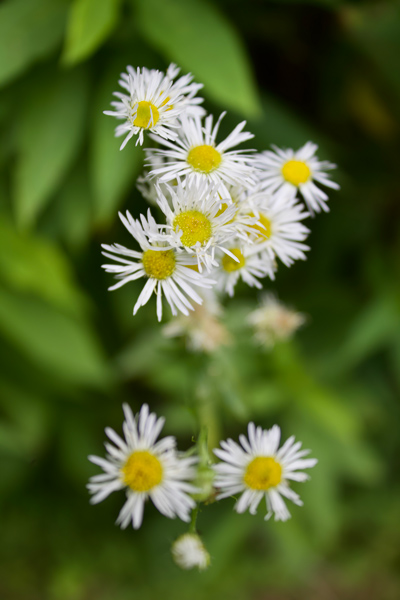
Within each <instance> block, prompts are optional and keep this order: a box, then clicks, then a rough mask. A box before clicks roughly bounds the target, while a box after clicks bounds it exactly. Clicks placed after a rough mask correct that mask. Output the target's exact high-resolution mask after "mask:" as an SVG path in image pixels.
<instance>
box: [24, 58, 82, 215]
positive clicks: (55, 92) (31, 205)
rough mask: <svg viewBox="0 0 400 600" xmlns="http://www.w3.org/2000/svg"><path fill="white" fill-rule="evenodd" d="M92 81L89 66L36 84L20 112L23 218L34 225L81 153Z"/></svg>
mask: <svg viewBox="0 0 400 600" xmlns="http://www.w3.org/2000/svg"><path fill="white" fill-rule="evenodd" d="M88 84H89V81H88V76H87V73H85V72H84V71H81V70H79V71H74V72H72V73H69V74H65V75H55V74H54V75H53V76H52V77H48V78H47V80H46V81H45V83H44V82H42V81H38V82H36V83H35V88H36V89H35V90H34V91H33V92H32V94H31V96H30V98H29V102H26V103H25V105H24V106H23V109H22V111H21V115H20V122H19V132H18V145H19V156H18V162H17V165H16V173H15V210H16V215H17V220H18V222H19V223H20V224H21V225H22V226H24V227H26V226H30V225H32V223H33V222H34V221H35V219H36V218H37V216H38V214H39V212H40V211H41V210H42V209H43V208H44V206H45V204H46V203H47V202H48V201H49V200H50V198H51V196H52V194H53V193H54V192H55V190H56V189H57V187H58V185H59V184H60V182H61V181H62V179H63V178H64V176H65V175H66V173H67V170H68V168H69V167H70V165H71V163H72V162H73V160H74V159H76V158H77V154H78V151H79V149H80V145H81V143H82V140H83V137H84V133H85V113H86V104H87V98H88V87H89V85H88Z"/></svg>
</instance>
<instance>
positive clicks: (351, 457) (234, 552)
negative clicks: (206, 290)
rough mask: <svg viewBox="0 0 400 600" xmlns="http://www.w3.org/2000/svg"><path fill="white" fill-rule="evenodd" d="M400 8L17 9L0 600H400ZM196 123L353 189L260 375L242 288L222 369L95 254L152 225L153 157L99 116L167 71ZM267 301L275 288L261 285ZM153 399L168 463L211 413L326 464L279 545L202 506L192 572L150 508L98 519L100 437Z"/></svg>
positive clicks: (118, 501) (0, 346)
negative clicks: (93, 487)
mask: <svg viewBox="0 0 400 600" xmlns="http://www.w3.org/2000/svg"><path fill="white" fill-rule="evenodd" d="M399 59H400V9H399V4H398V3H397V2H389V1H387V2H386V1H384V0H378V1H376V2H362V1H359V2H344V1H342V0H314V1H311V0H310V1H308V2H306V1H302V0H291V1H289V0H276V1H262V0H253V1H252V2H246V3H244V2H243V0H242V1H239V0H218V1H217V0H214V2H206V1H205V0H126V1H124V2H123V1H122V0H75V1H73V2H67V1H64V0H5V1H3V2H2V3H1V6H0V85H1V92H0V128H1V144H0V249H1V251H0V333H1V341H0V352H1V357H2V358H1V367H2V368H1V376H0V397H1V404H0V407H1V408H0V411H1V412H0V414H1V420H0V460H1V477H0V490H1V499H0V502H1V509H2V511H1V512H2V524H1V534H2V535H1V537H2V543H1V547H0V556H1V560H0V563H1V567H0V597H1V598H2V599H4V600H72V599H73V600H91V599H96V600H111V599H112V600H130V599H132V598H140V599H141V600H152V599H153V598H159V597H160V595H162V596H163V598H165V599H166V600H169V599H176V598H190V599H191V600H197V599H199V600H200V599H203V598H205V597H208V598H210V600H213V599H214V598H218V599H219V598H224V597H229V598H231V599H233V600H236V599H238V600H241V599H246V600H250V599H254V600H263V599H267V598H268V600H292V599H296V600H305V599H307V600H336V599H339V598H340V599H345V600H347V599H349V600H350V599H351V600H354V599H355V600H357V599H358V598H360V599H361V598H362V599H364V598H368V599H372V600H375V599H376V600H395V599H398V598H399V597H400V579H399V567H400V550H399V547H400V544H399V542H400V501H399V495H400V477H399V449H400V440H399V424H400V423H399V421H400V419H399V417H400V411H399V388H400V313H399V306H400V280H399V267H400V262H399V256H400V252H399V251H400V244H399V240H400V237H399V227H400V225H399V224H400V221H399V217H400V202H399V185H398V182H399V164H400V148H399V116H400V70H399ZM171 60H172V61H174V62H176V63H178V64H179V65H180V66H181V67H182V69H183V71H191V72H192V73H193V74H194V75H195V77H196V80H197V81H200V82H203V83H204V94H203V95H204V97H205V99H206V102H205V107H206V108H207V109H208V110H209V111H211V112H214V113H216V114H219V113H220V112H221V111H222V110H225V109H228V111H229V114H228V116H227V118H226V119H225V123H224V131H229V129H230V128H232V127H233V126H234V125H235V124H236V123H237V122H238V120H242V119H243V118H246V119H247V120H248V127H249V129H250V130H251V131H253V132H254V133H255V134H256V138H255V140H254V141H253V142H254V143H252V144H251V146H253V147H256V148H257V149H259V150H262V149H266V148H267V147H268V146H269V144H270V143H276V144H278V145H286V146H291V147H295V148H296V147H299V146H300V145H302V144H303V143H305V142H306V141H307V140H309V139H311V140H313V141H315V142H317V143H318V144H319V145H320V150H319V156H320V157H321V158H322V159H329V160H333V161H334V162H336V163H338V165H339V169H338V171H337V173H335V175H334V177H335V178H336V179H337V180H338V181H339V183H340V184H341V186H342V189H341V191H340V192H335V193H332V194H331V200H330V207H331V212H330V213H329V214H328V215H318V216H317V218H316V219H314V220H311V221H310V220H309V222H308V225H309V226H310V227H311V229H312V234H311V236H310V240H309V241H310V245H311V247H312V251H311V252H310V253H309V258H308V260H307V261H306V262H304V263H301V264H300V263H299V264H295V265H294V266H293V267H292V268H291V269H286V268H284V267H283V266H281V268H280V269H279V272H278V276H277V280H276V283H275V285H274V288H273V289H274V290H276V291H277V292H278V294H279V297H280V298H281V299H282V300H283V301H285V302H286V303H288V304H289V305H292V306H294V307H296V308H297V309H298V310H300V311H301V312H303V313H306V314H307V315H309V319H308V323H307V326H306V327H304V328H303V329H302V330H301V331H300V332H299V333H298V334H297V335H296V338H295V340H294V341H292V342H290V343H285V344H280V345H277V346H276V348H275V349H274V351H273V352H264V351H262V350H260V349H258V348H257V347H256V346H254V344H253V343H252V341H251V333H250V331H249V330H248V329H247V328H246V327H245V325H244V319H245V315H246V314H247V313H248V311H249V310H251V309H253V308H254V307H255V305H256V295H255V293H254V292H253V291H252V290H249V289H246V288H244V287H243V288H239V290H238V294H237V296H236V297H235V299H234V300H232V301H229V302H228V303H227V310H226V315H225V322H226V324H227V326H228V327H229V328H230V330H231V332H232V333H233V335H234V336H235V344H233V345H232V346H230V347H228V348H225V349H223V350H221V351H218V352H216V353H215V354H214V355H212V356H204V355H201V354H198V355H195V354H190V353H188V352H187V351H186V350H185V346H184V343H183V342H182V340H179V339H178V340H166V339H164V338H163V337H162V335H161V332H160V326H159V325H158V324H157V323H156V319H155V307H154V302H149V304H148V305H147V306H146V307H145V308H144V309H141V311H140V312H139V314H138V315H137V316H136V318H133V317H132V307H133V304H134V302H135V298H136V297H137V294H138V292H139V289H140V284H137V285H135V283H133V284H132V285H130V286H126V287H124V288H122V289H121V290H118V291H117V292H114V293H108V292H107V286H108V285H111V278H110V276H109V275H108V276H107V275H106V274H104V273H103V272H102V270H101V268H100V265H101V263H102V258H101V255H100V243H113V242H115V241H119V242H120V243H126V244H129V239H128V237H127V235H126V233H125V232H124V231H123V227H122V225H121V224H120V222H119V220H118V218H117V214H116V213H117V210H118V209H124V210H125V209H129V210H130V211H131V212H132V213H133V214H134V215H138V214H139V212H141V211H143V210H144V209H145V208H146V203H145V202H144V200H143V199H141V198H140V195H139V193H138V192H137V191H136V190H135V187H134V182H135V179H136V177H137V175H138V174H139V173H140V171H141V167H142V158H143V154H142V151H141V150H140V149H138V148H135V147H134V144H133V143H132V142H131V143H130V144H128V146H127V148H126V149H125V150H124V151H123V152H119V150H118V148H119V144H120V140H115V139H114V137H113V130H114V127H115V125H116V121H115V120H113V119H111V118H109V117H105V116H104V115H103V114H102V110H104V109H107V108H108V105H109V102H110V101H111V93H112V91H113V90H116V89H117V79H118V75H119V73H120V72H121V71H122V70H124V69H125V67H126V65H127V64H132V65H133V66H143V65H145V66H147V67H149V68H161V69H165V68H166V66H167V65H168V63H169V61H171ZM269 288H270V289H272V288H271V286H269ZM123 401H128V402H129V403H130V404H131V406H132V407H133V409H134V410H137V409H138V408H139V407H140V405H141V404H142V403H143V402H144V401H147V402H149V403H150V405H151V407H152V408H153V409H155V410H157V412H158V413H159V414H163V415H165V416H166V417H167V424H166V427H165V430H164V431H165V432H168V433H173V434H175V435H177V436H178V438H179V444H180V447H181V448H182V449H184V448H187V447H188V446H189V445H190V444H191V440H192V436H193V435H194V434H196V425H195V420H194V418H193V406H194V404H195V403H200V406H201V412H202V415H203V418H204V419H207V420H209V422H210V424H211V435H212V436H213V438H214V439H217V438H219V437H220V436H221V438H222V437H226V436H228V435H230V436H234V437H236V436H237V435H238V434H239V433H240V432H242V431H243V430H244V428H245V426H246V423H247V421H248V420H255V421H256V422H257V423H258V424H261V425H263V426H265V427H269V426H271V425H272V424H273V423H275V422H277V423H279V424H280V425H281V427H282V429H283V435H284V437H288V436H289V435H291V434H292V433H294V434H295V435H296V436H297V437H298V438H299V439H301V440H302V441H303V442H304V444H305V447H308V448H312V451H313V456H317V457H318V458H319V465H318V466H317V467H316V468H315V469H314V472H313V473H312V480H311V481H310V482H309V483H307V484H306V485H302V486H295V487H296V489H298V491H299V492H300V493H301V495H302V497H303V499H304V502H305V506H304V508H301V509H299V508H297V507H294V506H291V507H290V509H291V512H292V516H293V518H292V520H291V521H289V522H288V523H274V522H269V523H265V522H264V521H263V515H262V511H261V510H260V511H259V513H260V514H258V515H257V516H256V517H251V516H250V515H236V514H235V513H234V512H233V511H232V507H233V503H234V502H233V500H232V501H231V500H225V501H224V502H223V503H215V504H212V505H210V506H208V507H206V508H204V509H203V510H202V512H201V514H200V517H199V530H200V532H201V533H202V535H203V537H204V541H205V543H206V545H207V547H208V549H209V551H210V553H211V556H212V567H211V568H210V569H209V570H208V571H207V572H205V573H202V574H198V573H194V572H189V573H186V572H181V571H179V569H178V568H177V567H176V566H175V565H174V564H173V563H172V560H171V557H170V554H169V547H170V544H171V542H172V540H173V539H174V538H175V537H176V536H177V535H178V534H179V533H181V532H183V531H185V525H184V524H183V523H182V522H178V521H170V520H168V519H165V518H164V517H162V516H161V515H160V514H159V513H157V511H156V510H155V509H154V508H153V507H152V506H151V505H150V504H149V505H148V506H147V507H146V513H145V519H144V523H143V526H142V529H141V530H140V531H139V532H134V531H133V530H131V529H128V530H126V531H120V530H119V528H117V527H115V525H114V520H115V518H116V516H117V514H118V511H119V509H120V507H121V505H122V502H123V494H122V493H120V494H114V495H113V496H112V497H110V498H109V499H108V500H107V501H105V502H103V503H102V504H100V505H98V506H96V507H91V506H89V502H88V494H87V491H86V489H85V484H86V482H87V479H88V477H89V476H90V475H93V474H94V473H96V472H97V471H98V469H96V467H94V466H93V465H91V464H90V463H89V462H88V461H87V459H86V456H87V455H88V454H90V453H93V454H102V453H103V446H102V444H103V440H104V433H103V429H104V427H105V426H106V425H109V426H112V427H114V428H115V429H116V430H117V431H120V428H121V423H122V411H121V403H122V402H123Z"/></svg>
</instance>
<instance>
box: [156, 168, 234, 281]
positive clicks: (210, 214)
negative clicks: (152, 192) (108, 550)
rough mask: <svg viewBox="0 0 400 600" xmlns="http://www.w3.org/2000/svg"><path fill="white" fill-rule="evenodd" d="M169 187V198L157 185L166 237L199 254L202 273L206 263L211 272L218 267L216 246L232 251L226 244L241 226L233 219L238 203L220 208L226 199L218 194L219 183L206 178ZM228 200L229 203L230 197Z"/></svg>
mask: <svg viewBox="0 0 400 600" xmlns="http://www.w3.org/2000/svg"><path fill="white" fill-rule="evenodd" d="M166 187H167V189H168V192H169V197H170V201H169V200H168V199H167V198H166V196H165V195H164V194H163V191H162V189H161V188H160V187H158V205H159V207H160V208H161V210H162V211H163V213H164V214H165V216H166V220H167V225H166V239H167V240H168V242H169V243H170V244H171V245H172V246H174V247H175V248H180V249H182V250H185V251H186V252H188V253H189V254H192V255H194V256H196V257H197V261H198V267H199V271H200V272H201V271H202V265H203V264H204V265H205V267H206V269H207V270H208V271H210V270H211V267H213V266H218V262H217V261H216V260H215V250H216V248H219V249H220V250H221V251H222V252H225V253H227V254H230V252H229V250H227V249H226V247H225V243H226V241H227V240H229V239H230V238H232V237H233V236H234V235H235V234H236V233H237V232H238V225H237V224H235V223H234V222H233V220H234V216H235V214H236V212H237V209H236V206H234V205H230V206H227V208H226V209H224V210H222V211H221V209H220V206H221V202H224V200H222V201H221V198H220V195H219V193H218V188H219V186H218V184H215V183H211V184H210V183H209V182H208V181H206V180H204V181H196V180H192V181H189V182H188V183H186V185H185V186H183V184H182V182H181V180H180V179H178V181H177V185H176V186H174V187H171V186H169V185H166ZM225 201H226V202H227V203H230V202H231V199H230V197H229V198H227V199H226V200H225ZM231 256H232V254H231ZM233 259H234V260H235V257H234V256H233Z"/></svg>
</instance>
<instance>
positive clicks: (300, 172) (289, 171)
mask: <svg viewBox="0 0 400 600" xmlns="http://www.w3.org/2000/svg"><path fill="white" fill-rule="evenodd" d="M282 175H283V177H284V179H286V181H288V182H289V183H291V184H292V185H296V186H298V185H300V184H301V183H305V182H306V181H308V179H309V178H310V175H311V171H310V169H309V167H308V166H307V165H306V163H305V162H303V161H302V160H288V162H287V163H285V164H284V165H283V167H282Z"/></svg>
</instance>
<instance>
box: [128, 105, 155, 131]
mask: <svg viewBox="0 0 400 600" xmlns="http://www.w3.org/2000/svg"><path fill="white" fill-rule="evenodd" d="M136 107H137V113H136V118H135V120H134V121H133V124H134V125H135V126H136V127H143V129H149V128H150V127H154V125H156V124H157V122H158V119H159V118H160V113H159V112H158V108H157V107H156V106H154V104H152V103H151V102H147V100H142V101H141V102H138V104H135V106H134V107H133V108H136Z"/></svg>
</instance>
